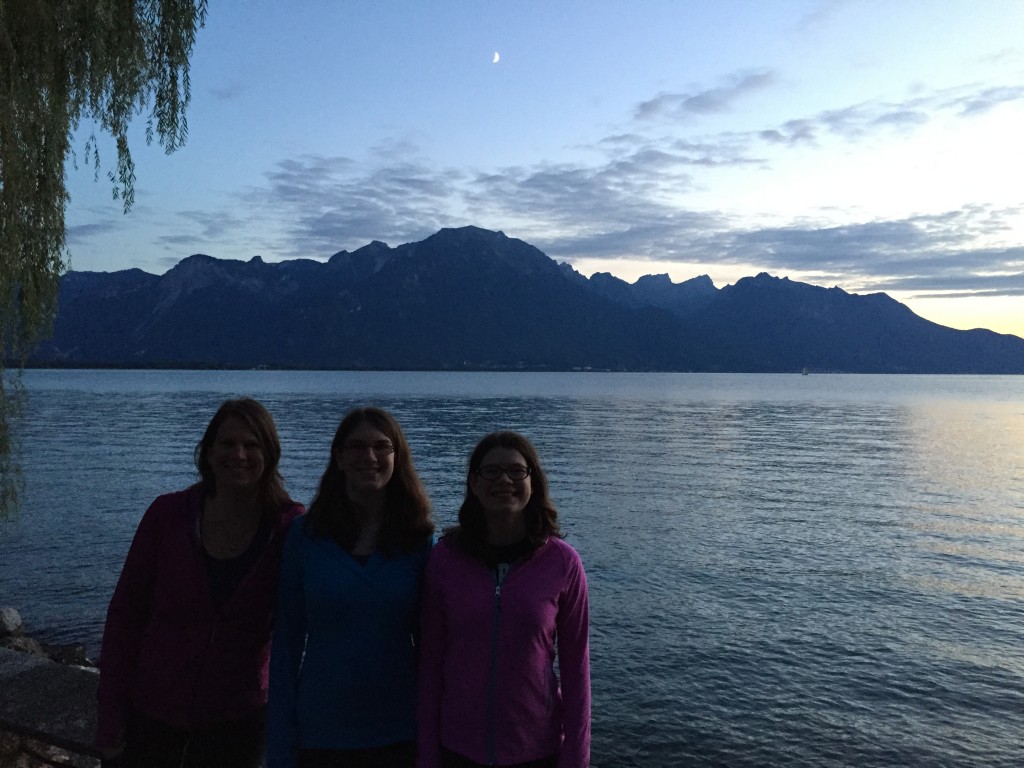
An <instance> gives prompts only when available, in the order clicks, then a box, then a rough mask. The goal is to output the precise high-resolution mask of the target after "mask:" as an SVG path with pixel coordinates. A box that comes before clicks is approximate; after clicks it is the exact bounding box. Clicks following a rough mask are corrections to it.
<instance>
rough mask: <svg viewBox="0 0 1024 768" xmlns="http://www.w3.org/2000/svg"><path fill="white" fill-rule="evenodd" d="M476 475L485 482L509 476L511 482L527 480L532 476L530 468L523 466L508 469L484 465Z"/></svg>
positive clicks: (513, 465) (510, 466) (512, 466)
mask: <svg viewBox="0 0 1024 768" xmlns="http://www.w3.org/2000/svg"><path fill="white" fill-rule="evenodd" d="M476 473H477V474H478V475H479V476H480V477H482V478H483V479H484V480H497V479H498V478H499V477H501V476H502V475H508V479H509V480H525V479H526V478H528V477H529V476H530V468H529V467H527V466H524V465H522V464H510V465H509V466H507V467H502V466H499V465H497V464H484V465H483V466H482V467H480V469H478V470H477V471H476Z"/></svg>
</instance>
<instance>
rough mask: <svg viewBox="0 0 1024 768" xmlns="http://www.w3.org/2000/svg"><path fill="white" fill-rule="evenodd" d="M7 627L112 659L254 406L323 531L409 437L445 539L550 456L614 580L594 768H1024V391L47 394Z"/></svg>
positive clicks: (726, 379) (600, 668) (286, 377)
mask: <svg viewBox="0 0 1024 768" xmlns="http://www.w3.org/2000/svg"><path fill="white" fill-rule="evenodd" d="M25 382H26V385H27V387H28V390H29V393H30V397H29V403H28V410H27V418H26V420H25V423H24V424H23V425H22V426H21V428H20V433H21V436H22V440H23V456H24V465H25V474H26V479H27V482H28V489H27V491H26V494H25V500H24V505H23V511H22V513H21V515H20V517H19V518H18V519H16V520H11V521H7V522H6V523H0V604H9V605H15V606H17V607H18V608H20V609H21V611H22V613H23V617H24V618H25V620H26V623H27V624H28V625H29V628H30V630H32V631H35V632H37V633H39V634H40V635H42V636H44V637H45V638H48V639H50V640H53V641H62V642H71V641H74V640H83V641H85V642H86V643H87V645H88V647H89V649H90V650H91V651H92V652H95V651H96V650H97V649H98V646H99V639H100V632H101V623H102V618H103V611H104V610H105V607H106V601H107V600H108V599H109V596H110V593H111V590H112V589H113V585H114V582H115V580H116V577H117V573H118V571H119V569H120V566H121V562H122V560H123V558H124V554H125V551H126V549H127V546H128V543H129V541H130V538H131V536H132V533H133V532H134V529H135V526H136V524H137V522H138V520H139V517H140V516H141V514H142V512H143V511H144V509H145V507H146V505H147V504H148V503H149V501H151V500H152V499H153V498H154V497H155V496H156V495H158V494H159V493H162V492H165V491H168V490H172V489H176V488H181V487H184V486H185V485H187V484H189V483H190V482H192V480H193V479H194V474H195V473H194V469H193V468H192V465H191V454H192V450H193V448H194V446H195V443H196V441H197V440H198V438H199V436H200V434H201V432H202V430H203V427H204V426H205V424H206V422H207V421H208V419H209V417H210V416H211V415H212V413H213V411H214V410H215V409H216V407H217V405H218V404H219V403H220V401H221V400H223V399H224V398H226V397H229V396H236V395H239V394H247V395H252V396H255V397H257V398H259V399H261V400H262V401H263V402H264V403H266V404H267V406H268V407H269V408H270V409H271V411H272V412H273V413H274V416H275V418H276V419H277V423H278V427H279V429H280V432H281V435H282V442H283V444H284V459H283V462H282V471H283V473H284V475H285V477H286V479H287V481H288V486H289V489H290V490H291V492H292V494H293V496H295V497H296V498H298V499H300V500H302V501H305V502H308V501H309V499H310V496H311V495H312V492H313V490H314V487H315V484H316V481H317V479H318V477H319V474H320V472H321V471H322V470H323V467H324V465H325V464H326V461H327V452H328V446H329V444H330V439H331V436H332V435H333V431H334V428H335V426H336V424H337V421H338V419H339V418H340V416H341V415H342V414H343V413H344V412H345V411H346V410H347V409H348V408H350V407H352V406H355V405H361V404H367V403H374V404H378V405H382V406H384V407H386V408H389V409H390V410H392V411H393V412H394V413H395V414H396V415H397V416H398V417H399V419H400V421H401V422H402V424H403V426H404V427H405V428H406V430H407V432H408V435H409V438H410V441H411V443H412V448H413V454H414V457H415V460H416V464H417V467H418V468H419V470H420V473H421V475H422V476H423V477H424V480H425V482H426V484H427V487H428V489H429V490H430V492H431V496H432V499H433V501H434V504H435V509H436V515H437V517H438V519H439V521H440V523H441V524H442V525H445V524H448V523H450V522H451V521H452V520H453V517H454V513H455V510H456V508H457V506H458V503H459V501H460V499H461V493H462V480H463V476H464V468H465V460H466V457H467V455H468V453H469V450H470V449H471V447H472V446H473V444H474V443H475V442H476V440H477V439H478V438H479V437H480V436H481V435H483V434H484V433H485V432H487V431H490V430H492V429H496V428H512V429H518V430H521V431H523V432H525V433H527V434H528V435H529V436H530V437H531V438H533V439H534V441H535V442H536V443H537V445H538V447H539V449H540V453H541V457H542V458H543V459H544V460H545V464H546V466H547V469H548V471H549V474H550V476H551V483H552V492H553V496H554V498H555V501H556V502H557V504H558V506H559V509H560V511H561V515H562V520H563V524H564V529H565V531H566V532H567V534H568V540H569V542H570V543H572V544H573V545H574V546H575V547H576V548H577V549H578V550H579V551H580V553H581V554H582V556H583V559H584V563H585V564H586V566H587V571H588V574H589V576H590V583H591V611H592V647H593V677H594V679H593V688H594V765H595V766H597V768H624V767H628V766H751V767H753V766H808V767H818V766H1019V765H1022V764H1024V377H1002V378H999V377H992V378H986V377H913V376H890V377H875V376H818V375H811V376H784V375H783V376H771V375H759V376H743V375H701V374H442V373H437V374H429V373H413V374H404V373H387V374H379V373H279V372H229V373H217V372H201V373H196V372H162V371H159V372H158V371H144V372H124V371H117V372H103V371H90V372H73V371H72V372H68V371H29V372H28V373H27V374H26V377H25Z"/></svg>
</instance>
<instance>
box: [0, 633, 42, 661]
mask: <svg viewBox="0 0 1024 768" xmlns="http://www.w3.org/2000/svg"><path fill="white" fill-rule="evenodd" d="M0 648H10V649H11V650H12V651H21V652H22V653H31V654H32V655H33V656H42V657H44V658H45V657H46V651H44V650H43V646H42V643H40V642H39V641H38V640H33V639H32V638H31V637H26V636H25V635H10V636H8V637H0Z"/></svg>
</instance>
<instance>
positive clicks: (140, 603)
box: [96, 499, 161, 753]
mask: <svg viewBox="0 0 1024 768" xmlns="http://www.w3.org/2000/svg"><path fill="white" fill-rule="evenodd" d="M160 508H161V501H160V499H157V500H156V501H154V502H153V503H152V504H151V505H150V506H149V509H147V510H146V513H145V514H144V515H143V516H142V520H141V521H140V522H139V527H138V528H137V529H136V531H135V536H134V538H133V539H132V543H131V546H130V547H129V548H128V556H127V557H126V558H125V561H124V567H123V568H122V569H121V575H120V577H119V578H118V580H117V586H116V587H115V588H114V594H113V597H111V599H110V605H109V606H108V608H107V619H106V623H105V625H104V627H103V644H102V648H101V650H100V681H99V689H98V692H97V698H98V711H97V723H96V726H97V727H96V746H97V747H99V748H100V749H101V750H103V751H104V752H107V753H117V752H119V751H120V749H121V748H122V746H123V743H124V729H125V722H126V720H127V717H128V699H129V695H130V694H131V689H132V683H133V681H134V677H135V670H136V668H137V666H138V661H139V653H140V651H141V648H142V637H143V635H144V633H145V631H146V625H147V624H148V623H149V616H150V608H151V605H152V596H153V584H154V583H155V581H156V574H157V568H158V564H159V543H160V538H161V536H160V523H159V519H158V518H159V517H160Z"/></svg>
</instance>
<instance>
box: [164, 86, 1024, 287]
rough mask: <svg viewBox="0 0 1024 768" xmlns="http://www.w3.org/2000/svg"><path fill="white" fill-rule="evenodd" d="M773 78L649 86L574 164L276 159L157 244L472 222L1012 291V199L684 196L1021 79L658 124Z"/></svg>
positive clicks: (556, 244) (401, 145)
mask: <svg viewBox="0 0 1024 768" xmlns="http://www.w3.org/2000/svg"><path fill="white" fill-rule="evenodd" d="M773 81H774V75H773V74H771V73H769V72H762V73H757V74H748V75H744V76H737V77H734V78H733V79H732V80H731V81H730V83H729V84H727V85H723V86H718V87H714V88H706V89H703V90H695V91H694V92H693V93H688V94H660V95H659V96H657V97H655V98H653V99H650V100H648V101H645V102H642V103H641V104H640V106H639V107H637V109H636V111H635V116H636V117H638V118H640V119H637V120H631V121H629V123H628V129H627V130H620V131H612V130H610V131H609V132H608V134H607V135H606V136H605V137H604V138H602V139H600V140H599V141H596V142H595V143H594V144H592V145H590V146H589V147H577V148H576V149H577V150H579V151H578V152H577V153H576V154H577V156H579V157H584V158H586V159H580V160H574V161H572V162H568V161H563V162H550V161H540V162H536V163H523V164H518V165H507V166H504V167H495V168H476V169H472V168H453V167H441V166H439V165H437V164H435V163H432V162H430V161H429V160H427V159H425V158H424V156H423V154H422V152H421V150H420V148H419V145H418V143H417V137H416V136H414V135H405V136H400V137H396V138H394V139H388V140H385V141H382V142H381V143H380V144H378V145H377V146H376V147H374V148H372V150H371V151H370V152H368V153H367V155H366V157H364V158H355V157H346V156H321V155H304V156H299V157H291V158H284V159H281V160H280V161H278V162H277V163H276V164H275V165H274V166H273V167H272V168H271V169H270V170H269V171H268V172H267V173H266V175H265V181H266V183H265V184H264V185H261V186H260V187H259V188H256V189H252V190H249V191H247V192H246V193H245V194H244V197H243V203H244V206H243V208H244V210H245V214H240V215H235V216H225V215H222V214H219V213H210V212H199V211H186V212H184V213H182V217H183V221H184V222H185V223H186V224H185V226H184V227H183V228H182V229H181V230H180V231H177V232H174V233H171V234H168V235H166V236H165V238H164V242H167V243H172V242H173V243H176V244H182V245H184V244H189V245H190V247H194V248H203V247H209V246H208V243H209V242H210V241H211V240H221V241H225V242H226V241H227V240H229V239H233V240H235V241H237V240H238V239H240V233H243V232H244V233H245V234H246V236H250V235H251V233H261V234H260V238H261V239H260V242H261V243H262V244H263V246H262V252H263V253H264V254H265V255H269V257H270V258H293V257H303V258H325V257H327V256H329V255H331V254H333V253H335V252H336V251H338V250H341V249H348V250H352V249H355V248H358V247H360V246H362V245H365V244H366V243H368V242H370V241H371V240H385V241H387V242H390V243H392V244H400V243H404V242H411V241H415V240H419V239H422V238H424V237H426V236H428V235H430V234H432V233H433V232H435V231H437V230H438V229H440V228H441V227H448V226H461V225H464V224H475V225H478V226H483V227H488V228H491V229H501V230H504V231H506V232H509V233H510V234H513V235H514V236H515V237H520V238H522V239H524V240H527V241H528V242H531V243H532V244H534V245H536V246H538V247H539V248H541V249H542V250H543V251H545V252H546V253H547V254H548V255H549V256H551V257H552V258H556V259H559V260H568V261H572V260H577V259H583V258H587V259H591V260H592V259H609V260H613V259H623V258H626V259H641V260H651V261H659V262H663V261H678V262H685V263H704V264H709V265H710V264H727V265H742V266H748V265H757V267H758V268H759V269H763V270H768V271H771V272H775V273H779V274H787V273H791V272H795V273H799V274H801V275H820V276H822V279H823V280H833V281H839V282H841V284H843V285H844V287H847V288H849V289H850V290H901V291H903V290H914V291H922V292H932V293H934V292H945V291H960V292H961V293H962V295H981V294H978V293H977V292H979V291H983V292H986V293H985V294H984V295H993V294H992V293H991V292H997V293H999V292H1002V293H1001V294H999V295H1017V293H1016V292H1017V291H1019V290H1020V286H1021V272H1022V270H1024V263H1022V256H1021V253H1020V251H1019V249H1016V250H1015V249H1007V248H995V247H992V245H991V244H992V243H993V242H1003V241H1005V240H1006V239H1007V236H1008V233H1010V232H1011V231H1012V226H1013V223H1014V222H1015V221H1018V220H1019V219H1020V217H1024V205H1022V206H1020V207H1018V208H1016V209H1012V210H1008V209H1000V208H997V207H994V206H986V205H982V204H978V205H973V206H967V207H963V208H955V209H951V210H944V211H937V212H931V213H928V214H925V215H916V216H908V217H904V218H897V219H891V220H863V221H855V220H854V221H848V222H847V223H844V224H841V225H839V224H836V223H835V221H836V220H842V219H843V217H845V216H848V215H849V214H846V213H844V212H842V211H835V212H832V213H831V214H830V216H831V221H823V220H821V221H809V220H808V221H799V220H794V221H791V222H789V223H788V224H785V225H783V226H756V227H755V226H751V225H750V224H749V223H747V222H745V221H742V220H739V219H737V218H736V216H735V215H734V214H729V213H727V212H724V211H718V210H700V209H696V208H694V207H693V206H692V203H689V201H690V200H692V199H696V198H693V197H691V195H692V193H694V192H697V191H699V190H700V188H701V187H702V185H704V184H706V183H707V182H706V180H707V179H708V176H707V174H709V173H719V172H729V171H732V170H735V169H742V168H744V167H755V168H759V169H764V170H769V171H770V170H771V169H772V163H771V160H770V159H769V158H770V157H777V151H778V150H776V149H775V148H779V149H781V150H783V151H794V152H796V151H806V152H808V153H814V152H816V151H817V148H818V147H819V145H821V144H822V143H824V142H826V141H835V140H837V139H838V140H839V141H846V142H849V143H851V144H855V143H857V142H861V141H865V140H868V139H870V138H871V137H873V136H875V135H878V134H891V133H893V132H896V133H900V134H907V135H909V134H912V133H913V132H914V131H916V130H919V129H920V127H921V126H923V125H926V124H927V123H928V122H929V121H931V120H933V119H935V118H936V117H937V116H943V117H946V118H950V117H951V118H954V119H958V118H959V119H970V118H971V116H973V115H976V114H978V113H979V112H981V111H983V110H984V109H985V108H991V107H993V106H995V105H997V104H1002V103H1007V102H1009V101H1013V100H1016V99H1020V98H1024V89H1018V88H1012V87H1008V88H979V87H975V88H973V89H972V88H966V87H965V88H960V89H956V90H948V91H944V92H937V93H927V92H924V91H918V92H917V93H915V94H914V95H913V96H912V97H909V98H907V99H906V100H903V101H899V102H890V101H869V102H862V103H858V104H852V105H848V106H846V107H842V108H838V109H831V110H824V111H821V112H818V113H816V114H813V115H796V116H794V117H792V118H790V119H788V120H784V121H782V122H779V123H778V124H776V125H765V126H763V127H761V128H760V129H758V130H751V131H747V132H727V133H717V134H715V133H712V134H709V135H701V134H699V133H696V132H692V131H689V130H688V131H685V132H684V131H681V130H680V128H679V126H678V125H675V126H668V127H667V126H666V121H665V120H664V119H663V118H668V119H669V120H673V119H674V120H677V121H678V119H679V118H682V117H685V116H692V115H698V114H708V113H712V112H715V111H720V110H726V109H729V108H731V107H732V106H733V105H735V104H736V103H737V102H738V101H739V100H740V99H741V98H742V97H743V96H744V95H746V94H749V93H751V92H753V91H756V90H759V89H763V88H767V87H769V86H770V85H771V84H772V82H773ZM985 105H987V107H986V106H985ZM655 118H657V119H655ZM762 152H766V153H768V154H767V155H765V156H762V154H761V153H762ZM773 152H775V153H776V154H774V155H773V154H772V153H773ZM809 156H810V157H812V158H813V154H812V155H809ZM236 210H237V207H236ZM252 236H253V237H255V235H252ZM1009 238H1010V239H1011V240H1012V235H1009Z"/></svg>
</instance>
